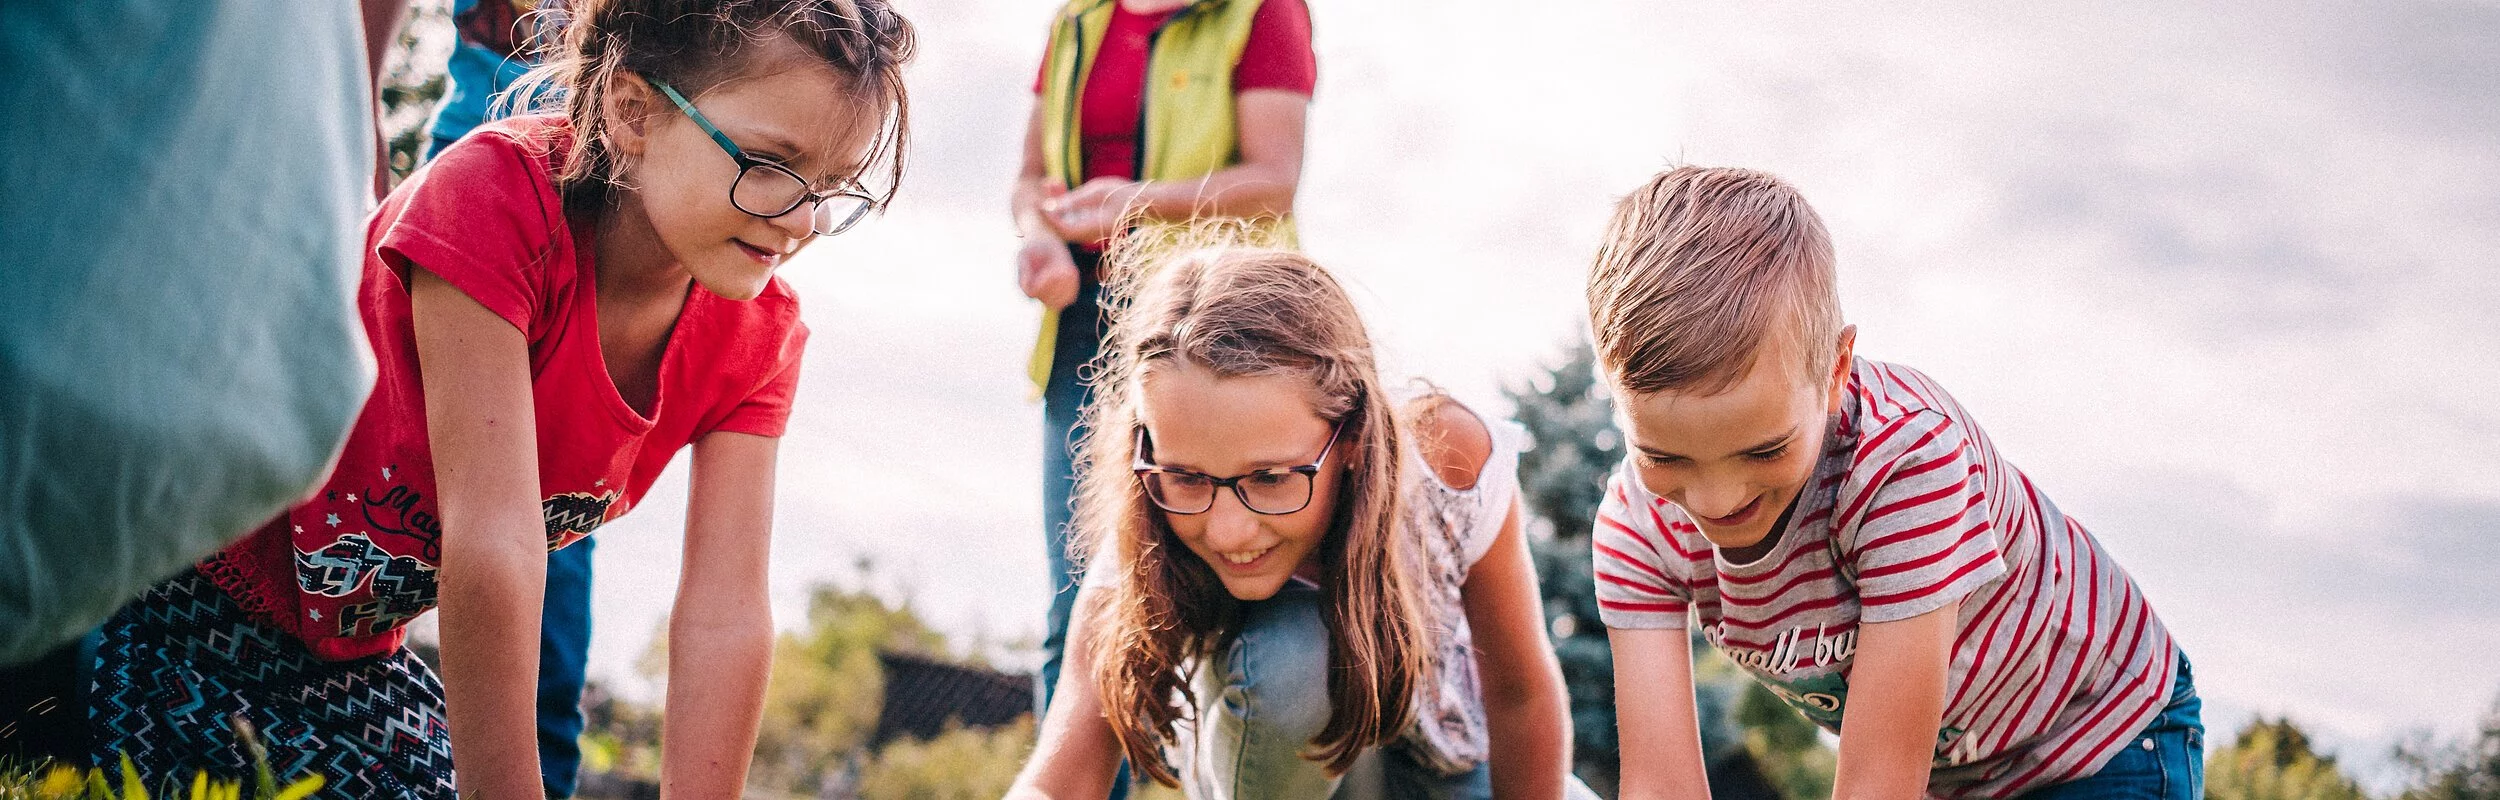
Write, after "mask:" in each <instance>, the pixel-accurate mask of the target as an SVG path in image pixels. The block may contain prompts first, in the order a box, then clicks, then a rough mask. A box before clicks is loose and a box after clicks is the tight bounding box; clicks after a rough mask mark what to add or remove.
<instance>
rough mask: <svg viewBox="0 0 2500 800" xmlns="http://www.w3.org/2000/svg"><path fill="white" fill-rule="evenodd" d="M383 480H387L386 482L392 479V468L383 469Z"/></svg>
mask: <svg viewBox="0 0 2500 800" xmlns="http://www.w3.org/2000/svg"><path fill="white" fill-rule="evenodd" d="M382 479H383V480H386V481H387V480H390V479H391V468H390V467H383V468H382Z"/></svg>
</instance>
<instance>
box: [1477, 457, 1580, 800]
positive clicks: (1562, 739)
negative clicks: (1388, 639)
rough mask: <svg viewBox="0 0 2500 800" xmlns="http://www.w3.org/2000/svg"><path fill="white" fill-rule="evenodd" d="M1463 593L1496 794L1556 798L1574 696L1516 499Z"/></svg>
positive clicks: (1506, 798)
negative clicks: (1548, 627)
mask: <svg viewBox="0 0 2500 800" xmlns="http://www.w3.org/2000/svg"><path fill="white" fill-rule="evenodd" d="M1479 463H1481V462H1479ZM1461 593H1462V595H1463V596H1464V598H1465V604H1466V607H1467V627H1468V629H1469V630H1471V631H1473V632H1474V633H1475V644H1476V672H1477V674H1479V675H1482V676H1483V677H1484V687H1483V691H1484V713H1485V722H1486V723H1487V725H1486V727H1487V728H1488V729H1489V730H1488V731H1487V733H1488V735H1489V736H1490V738H1491V742H1490V744H1491V749H1492V752H1493V796H1494V797H1498V798H1503V800H1512V798H1527V797H1542V798H1549V800H1551V799H1552V798H1560V797H1562V796H1563V785H1564V782H1565V780H1566V776H1568V775H1570V774H1571V710H1570V705H1571V703H1570V700H1569V699H1568V697H1569V696H1568V695H1567V694H1565V693H1564V690H1563V679H1562V667H1561V665H1559V664H1557V663H1555V661H1554V645H1553V644H1552V643H1551V642H1548V641H1546V639H1545V613H1544V611H1545V608H1544V603H1543V601H1542V600H1540V599H1539V598H1538V596H1537V587H1536V566H1535V564H1534V562H1533V561H1531V560H1530V559H1529V556H1528V538H1527V535H1526V534H1525V533H1524V532H1522V531H1521V529H1520V524H1519V503H1518V501H1517V500H1513V501H1511V506H1510V515H1509V517H1508V518H1506V519H1504V520H1503V521H1502V530H1501V533H1499V534H1496V535H1495V537H1494V540H1493V547H1492V549H1491V550H1489V551H1487V552H1486V553H1485V556H1484V558H1483V559H1481V560H1478V561H1477V562H1476V565H1475V567H1474V568H1472V569H1470V570H1468V572H1467V584H1466V586H1465V587H1464V588H1462V589H1461Z"/></svg>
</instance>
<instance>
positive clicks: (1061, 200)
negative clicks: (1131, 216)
mask: <svg viewBox="0 0 2500 800" xmlns="http://www.w3.org/2000/svg"><path fill="white" fill-rule="evenodd" d="M1144 189H1145V186H1144V185H1143V184H1140V183H1137V182H1136V181H1131V180H1126V179H1122V178H1111V177H1103V178H1095V179H1093V180H1090V181H1086V182H1085V184H1084V185H1082V186H1078V187H1076V189H1075V190H1073V191H1070V192H1068V193H1067V194H1065V195H1062V196H1059V197H1055V198H1050V199H1047V200H1043V201H1042V213H1044V214H1046V215H1048V216H1049V218H1050V221H1051V224H1052V225H1053V226H1054V227H1057V228H1058V229H1059V237H1060V238H1062V239H1066V240H1068V241H1070V242H1075V243H1078V244H1085V243H1088V242H1099V241H1102V240H1104V239H1109V238H1111V236H1112V235H1113V234H1116V233H1119V232H1120V227H1121V222H1122V221H1123V220H1124V219H1126V218H1127V216H1128V210H1129V205H1130V204H1132V203H1135V202H1136V201H1137V195H1138V193H1139V192H1140V191H1143V190H1144Z"/></svg>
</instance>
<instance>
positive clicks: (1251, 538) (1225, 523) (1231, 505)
mask: <svg viewBox="0 0 2500 800" xmlns="http://www.w3.org/2000/svg"><path fill="white" fill-rule="evenodd" d="M1206 513H1207V544H1208V545H1210V546H1213V547H1214V548H1215V549H1217V550H1230V549H1235V548H1239V547H1246V546H1249V545H1253V544H1256V543H1257V542H1258V538H1259V515H1258V513H1257V512H1254V511H1251V510H1250V508H1249V507H1248V506H1244V505H1242V504H1241V498H1239V497H1236V496H1234V495H1233V493H1232V492H1229V491H1223V490H1218V491H1217V492H1216V493H1215V505H1214V506H1211V507H1209V508H1208V509H1207V512H1206Z"/></svg>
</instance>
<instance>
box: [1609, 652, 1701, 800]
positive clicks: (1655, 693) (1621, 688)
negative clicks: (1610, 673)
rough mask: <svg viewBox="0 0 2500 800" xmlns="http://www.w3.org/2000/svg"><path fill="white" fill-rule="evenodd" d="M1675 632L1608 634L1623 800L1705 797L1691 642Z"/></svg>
mask: <svg viewBox="0 0 2500 800" xmlns="http://www.w3.org/2000/svg"><path fill="white" fill-rule="evenodd" d="M1690 636H1691V634H1689V633H1687V632H1686V631H1685V630H1684V629H1682V628H1657V629H1633V628H1608V629H1606V641H1607V643H1608V645H1610V646H1611V647H1612V648H1613V649H1614V653H1615V729H1616V731H1617V735H1616V739H1617V741H1618V742H1620V743H1621V745H1622V749H1623V786H1622V794H1621V795H1620V796H1621V797H1622V798H1623V800H1652V799H1653V798H1654V799H1657V800H1669V799H1671V800H1688V798H1708V797H1709V796H1710V779H1709V777H1708V770H1707V769H1706V768H1705V767H1704V766H1703V765H1702V762H1701V724H1700V721H1699V719H1698V717H1697V715H1696V713H1695V712H1694V711H1693V643H1692V639H1691V638H1690Z"/></svg>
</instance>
